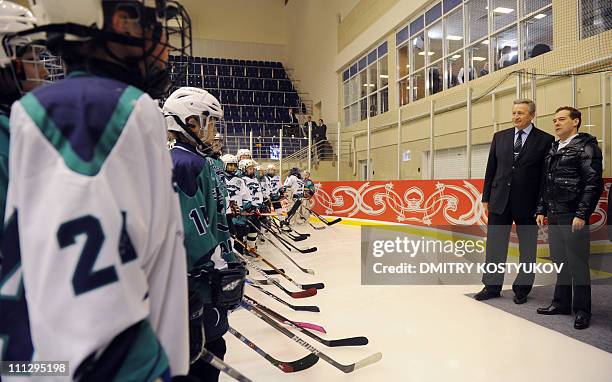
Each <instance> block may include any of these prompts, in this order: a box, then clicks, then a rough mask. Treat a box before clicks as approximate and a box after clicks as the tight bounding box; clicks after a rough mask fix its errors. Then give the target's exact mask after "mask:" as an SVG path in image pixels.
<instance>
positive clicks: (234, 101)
mask: <svg viewBox="0 0 612 382" xmlns="http://www.w3.org/2000/svg"><path fill="white" fill-rule="evenodd" d="M170 62H171V68H172V83H173V90H174V89H176V88H178V87H181V86H194V87H200V88H204V89H206V90H207V91H209V92H210V93H211V94H213V95H214V96H215V97H217V99H219V102H221V104H222V106H223V109H224V112H225V120H226V123H227V135H248V134H249V132H250V131H253V135H256V136H268V137H271V136H278V135H279V130H280V128H281V126H282V125H283V122H287V117H288V111H287V109H288V108H289V107H293V108H294V109H300V105H301V104H302V102H301V100H300V97H299V95H298V93H297V91H296V90H295V89H294V87H293V84H292V83H291V80H289V78H288V77H287V73H286V71H285V69H284V68H283V65H282V63H280V62H271V61H254V60H235V59H227V58H217V57H181V56H175V57H173V56H171V57H170Z"/></svg>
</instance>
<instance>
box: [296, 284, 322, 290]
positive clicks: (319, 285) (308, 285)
mask: <svg viewBox="0 0 612 382" xmlns="http://www.w3.org/2000/svg"><path fill="white" fill-rule="evenodd" d="M301 287H302V289H310V288H315V289H323V288H325V284H323V283H315V284H302V285H301Z"/></svg>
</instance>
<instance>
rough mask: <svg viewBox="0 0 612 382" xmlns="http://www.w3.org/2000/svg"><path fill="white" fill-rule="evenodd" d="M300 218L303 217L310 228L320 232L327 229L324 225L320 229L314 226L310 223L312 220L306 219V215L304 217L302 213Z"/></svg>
mask: <svg viewBox="0 0 612 382" xmlns="http://www.w3.org/2000/svg"><path fill="white" fill-rule="evenodd" d="M304 208H306V207H304ZM300 216H301V217H302V218H303V219H305V220H306V221H307V222H308V225H309V226H311V227H312V228H313V229H316V230H317V231H320V230H322V229H325V226H324V225H322V226H320V227H318V226H316V225H314V224H312V223H311V222H310V219H308V218H306V217H304V215H302V214H301V213H300Z"/></svg>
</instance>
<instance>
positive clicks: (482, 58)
mask: <svg viewBox="0 0 612 382" xmlns="http://www.w3.org/2000/svg"><path fill="white" fill-rule="evenodd" d="M472 60H474V61H486V60H487V58H486V57H480V56H474V57H472Z"/></svg>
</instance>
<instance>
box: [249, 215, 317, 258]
mask: <svg viewBox="0 0 612 382" xmlns="http://www.w3.org/2000/svg"><path fill="white" fill-rule="evenodd" d="M248 223H249V224H250V225H251V226H252V227H253V228H255V229H256V230H257V232H259V233H260V234H261V235H263V234H264V233H263V232H262V231H261V230H260V229H259V228H257V226H256V225H255V224H253V223H251V222H248ZM268 232H270V233H271V234H272V236H274V237H275V238H276V239H277V240H278V241H280V242H281V244H283V245H285V247H286V246H290V247H291V248H293V249H295V250H296V251H298V252H299V253H312V252H315V251H317V247H307V248H298V247H296V246H295V245H293V244H292V243H291V242H289V241H287V240H286V239H283V237H282V236H280V235H279V234H277V233H276V232H274V231H268ZM289 250H291V249H289Z"/></svg>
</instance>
